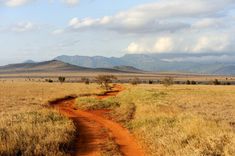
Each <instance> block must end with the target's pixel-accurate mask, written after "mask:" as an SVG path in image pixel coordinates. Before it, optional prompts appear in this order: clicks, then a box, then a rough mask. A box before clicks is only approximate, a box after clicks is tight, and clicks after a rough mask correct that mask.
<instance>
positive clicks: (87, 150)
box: [53, 85, 144, 156]
mask: <svg viewBox="0 0 235 156" xmlns="http://www.w3.org/2000/svg"><path fill="white" fill-rule="evenodd" d="M122 90H124V88H123V87H122V86H119V85H116V86H114V90H113V92H109V93H106V94H105V95H103V96H98V97H97V98H106V97H109V96H115V95H117V94H118V93H119V92H120V91H122ZM74 104H75V99H72V98H71V99H67V100H66V99H65V100H60V101H58V103H54V104H53V105H54V106H55V107H56V108H57V109H58V110H59V111H60V113H61V114H63V115H65V116H67V117H69V118H71V119H72V120H73V121H74V123H75V126H76V127H77V133H78V136H77V138H76V140H75V142H76V145H75V147H74V150H75V152H74V155H77V156H98V155H101V152H102V149H103V148H104V146H105V142H106V141H107V140H108V136H109V135H110V133H111V136H112V137H113V139H114V141H115V143H116V144H117V145H118V146H119V150H120V152H121V153H122V154H123V155H125V156H143V155H144V153H143V151H142V150H141V148H140V146H139V145H138V143H137V142H136V140H135V139H134V138H133V136H132V135H131V134H130V133H129V131H128V130H127V129H125V128H123V127H122V126H121V125H120V124H118V123H116V122H114V121H112V120H109V119H106V118H105V117H103V115H99V114H103V113H105V111H104V110H100V112H99V110H98V111H97V110H96V111H94V112H93V111H89V112H88V111H82V110H76V109H74Z"/></svg>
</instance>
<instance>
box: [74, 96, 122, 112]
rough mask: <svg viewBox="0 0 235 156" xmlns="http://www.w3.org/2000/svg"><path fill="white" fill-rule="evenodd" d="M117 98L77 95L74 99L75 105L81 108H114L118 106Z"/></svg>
mask: <svg viewBox="0 0 235 156" xmlns="http://www.w3.org/2000/svg"><path fill="white" fill-rule="evenodd" d="M119 106H120V103H119V102H118V100H117V99H114V98H108V99H104V100H102V99H97V98H96V97H79V98H77V99H76V107H78V108H79V109H83V110H97V109H114V108H116V107H119Z"/></svg>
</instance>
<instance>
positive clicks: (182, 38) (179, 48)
mask: <svg viewBox="0 0 235 156" xmlns="http://www.w3.org/2000/svg"><path fill="white" fill-rule="evenodd" d="M233 42H234V39H233V37H232V36H231V32H227V33H221V32H210V33H208V32H207V33H204V32H202V33H198V32H191V31H187V32H184V33H182V32H180V33H174V34H169V35H168V36H160V37H158V38H142V39H140V40H139V41H135V42H132V43H130V44H129V45H128V47H127V49H126V51H127V52H128V53H168V52H183V53H190V52H192V53H205V52H217V53H218V52H228V51H232V50H235V47H234V46H233Z"/></svg>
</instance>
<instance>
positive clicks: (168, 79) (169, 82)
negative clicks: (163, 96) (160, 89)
mask: <svg viewBox="0 0 235 156" xmlns="http://www.w3.org/2000/svg"><path fill="white" fill-rule="evenodd" d="M162 84H163V85H164V86H165V87H169V86H172V85H173V84H174V79H173V77H166V78H164V79H163V81H162Z"/></svg>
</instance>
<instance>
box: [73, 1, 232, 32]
mask: <svg viewBox="0 0 235 156" xmlns="http://www.w3.org/2000/svg"><path fill="white" fill-rule="evenodd" d="M234 4H235V1H234V0H223V1H221V0H190V1H185V0H159V1H158V2H155V3H150V4H144V5H140V6H137V7H134V8H132V9H129V10H127V11H123V12H119V13H117V14H116V15H114V16H104V17H101V18H84V19H78V18H73V19H71V20H70V22H69V26H70V28H72V29H75V30H76V29H78V30H81V29H84V28H94V27H95V28H102V29H105V30H114V31H117V32H122V33H152V32H163V31H170V32H172V31H173V32H174V31H177V30H181V29H184V28H188V27H190V25H191V23H190V22H189V20H185V18H192V19H197V18H209V17H211V16H213V17H214V16H215V17H217V16H218V15H219V14H220V12H221V11H225V10H226V8H227V7H228V6H231V5H234ZM182 6H183V7H182ZM182 21H184V22H182ZM210 24H212V20H211V21H209V20H207V21H205V20H204V21H201V22H200V23H197V24H196V26H203V25H207V26H209V25H210Z"/></svg>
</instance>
